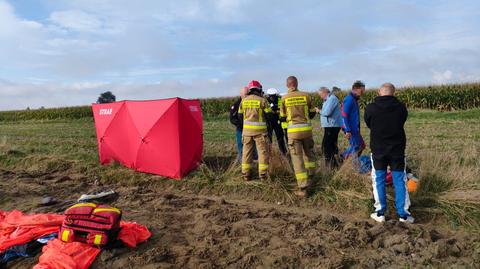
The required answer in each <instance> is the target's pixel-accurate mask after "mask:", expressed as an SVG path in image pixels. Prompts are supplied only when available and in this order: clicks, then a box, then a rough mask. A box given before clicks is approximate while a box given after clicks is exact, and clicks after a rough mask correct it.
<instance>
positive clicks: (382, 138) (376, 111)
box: [364, 96, 408, 158]
mask: <svg viewBox="0 0 480 269" xmlns="http://www.w3.org/2000/svg"><path fill="white" fill-rule="evenodd" d="M407 117H408V111H407V108H406V107H405V105H404V104H403V103H402V102H400V101H399V100H398V99H397V98H396V97H394V96H378V97H376V98H375V100H374V101H373V103H371V104H368V105H367V107H366V108H365V115H364V118H365V123H366V124H367V126H368V128H370V148H371V150H372V153H373V155H375V156H376V157H379V158H381V157H383V156H404V155H405V146H406V142H407V139H406V136H405V130H404V129H403V126H404V124H405V121H407Z"/></svg>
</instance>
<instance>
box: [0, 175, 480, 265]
mask: <svg viewBox="0 0 480 269" xmlns="http://www.w3.org/2000/svg"><path fill="white" fill-rule="evenodd" d="M62 173H63V174H62ZM62 173H58V174H53V175H40V176H38V175H35V176H34V177H29V176H28V175H27V174H21V173H13V172H8V171H0V190H1V191H0V194H2V196H4V197H3V199H5V197H7V198H8V199H7V200H2V201H0V206H1V208H18V209H20V210H30V209H32V208H35V199H37V198H38V197H39V196H41V195H45V194H47V195H50V196H54V197H56V198H57V199H59V200H62V201H64V202H65V203H60V204H57V205H52V206H49V207H43V208H35V209H34V210H32V211H36V212H58V211H62V210H63V209H64V208H65V207H66V206H67V205H66V204H68V203H69V202H71V201H74V199H75V198H77V197H78V196H79V195H80V194H81V192H82V191H83V192H89V191H95V190H98V189H99V188H113V189H116V190H117V191H118V192H119V193H120V198H119V199H118V200H117V201H116V202H115V203H113V204H114V205H115V206H118V207H120V208H121V209H122V210H123V212H124V217H125V219H126V220H130V221H136V222H138V223H142V224H144V225H147V226H148V227H149V229H150V230H151V231H152V233H153V237H152V238H151V239H150V240H149V241H148V242H146V243H144V244H142V245H140V246H139V247H138V248H136V249H128V248H122V249H114V250H105V251H103V252H102V253H101V254H100V256H99V257H98V258H97V260H96V261H95V263H94V264H93V266H92V268H122V269H123V268H405V267H406V266H410V267H411V268H423V267H429V266H430V267H433V268H479V267H478V266H479V264H480V238H479V236H478V235H477V234H468V233H464V232H459V231H443V230H437V229H435V227H433V226H432V225H428V224H422V225H419V224H415V225H405V224H403V223H399V222H397V221H396V220H391V221H388V222H387V223H385V224H383V225H382V224H376V223H374V222H373V221H370V220H367V219H364V220H362V219H354V218H351V217H349V216H341V215H337V214H334V213H329V212H325V211H324V210H314V209H306V208H301V207H289V206H277V205H273V204H268V203H263V202H258V201H248V200H230V199H225V198H222V197H215V196H213V197H206V196H199V195H196V194H187V193H184V192H174V191H167V190H163V189H160V187H155V184H149V186H138V187H125V186H120V185H111V186H102V187H99V186H96V185H95V184H94V183H93V182H91V181H89V180H87V179H85V178H82V177H81V176H80V177H78V176H68V172H62ZM42 177H44V178H42ZM72 178H75V180H73V179H72ZM20 193H21V194H22V195H23V197H22V196H19V195H18V194H20ZM25 197H29V199H25ZM247 198H248V197H246V199H247ZM37 258H38V257H37ZM32 259H36V258H30V259H24V260H21V261H18V262H16V263H15V264H13V265H12V268H29V267H31V264H32Z"/></svg>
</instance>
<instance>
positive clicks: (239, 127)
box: [230, 87, 248, 160]
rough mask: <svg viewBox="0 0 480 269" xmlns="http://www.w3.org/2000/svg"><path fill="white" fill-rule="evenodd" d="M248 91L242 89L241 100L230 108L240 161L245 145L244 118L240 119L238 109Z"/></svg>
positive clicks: (245, 88) (244, 88)
mask: <svg viewBox="0 0 480 269" xmlns="http://www.w3.org/2000/svg"><path fill="white" fill-rule="evenodd" d="M247 92H248V89H247V87H243V88H241V89H240V98H238V99H237V100H236V101H235V103H233V105H232V106H231V107H230V123H232V124H233V125H234V126H235V129H236V136H235V137H236V141H237V152H238V159H239V160H242V150H243V143H242V132H243V118H240V117H238V108H239V107H240V103H241V102H242V99H243V98H245V97H246V96H247Z"/></svg>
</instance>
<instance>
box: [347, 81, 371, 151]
mask: <svg viewBox="0 0 480 269" xmlns="http://www.w3.org/2000/svg"><path fill="white" fill-rule="evenodd" d="M364 92H365V84H364V83H363V82H361V81H359V80H357V81H355V83H353V85H352V91H351V92H350V94H348V95H347V96H346V97H345V99H344V100H343V106H342V120H343V126H342V128H343V131H344V133H345V138H346V139H347V140H348V142H349V144H350V145H349V147H348V148H347V149H346V150H345V151H344V152H343V153H342V158H343V159H348V158H349V157H350V156H352V155H353V156H356V157H358V156H360V155H361V154H362V151H363V150H364V149H365V142H364V141H363V138H362V135H361V134H360V107H359V105H358V100H360V98H361V96H362V95H363V93H364Z"/></svg>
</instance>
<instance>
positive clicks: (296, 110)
mask: <svg viewBox="0 0 480 269" xmlns="http://www.w3.org/2000/svg"><path fill="white" fill-rule="evenodd" d="M287 88H288V93H287V94H285V95H284V96H283V97H282V103H281V106H280V117H281V121H282V122H286V124H287V135H288V150H289V152H290V157H291V159H292V163H293V169H294V170H295V178H296V179H297V184H298V188H299V190H298V191H297V192H295V194H297V195H298V196H300V197H304V196H306V195H307V191H308V188H309V187H310V185H311V179H312V177H313V175H314V173H315V168H316V162H315V155H314V152H313V146H314V142H313V135H312V129H313V127H312V122H311V119H312V118H313V117H315V114H316V113H315V107H314V105H313V103H312V99H311V96H310V95H309V94H308V93H305V92H301V91H299V90H298V80H297V78H296V77H294V76H291V77H288V79H287Z"/></svg>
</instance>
